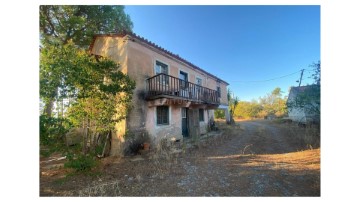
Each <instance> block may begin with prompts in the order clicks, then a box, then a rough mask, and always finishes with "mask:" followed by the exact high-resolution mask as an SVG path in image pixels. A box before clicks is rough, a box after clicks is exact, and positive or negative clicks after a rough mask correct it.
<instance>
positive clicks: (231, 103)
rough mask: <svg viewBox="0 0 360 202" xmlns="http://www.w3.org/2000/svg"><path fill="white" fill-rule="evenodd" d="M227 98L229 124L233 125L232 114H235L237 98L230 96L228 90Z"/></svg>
mask: <svg viewBox="0 0 360 202" xmlns="http://www.w3.org/2000/svg"><path fill="white" fill-rule="evenodd" d="M227 98H228V101H229V112H230V123H229V124H233V123H235V121H234V113H235V109H236V106H237V105H238V104H239V98H238V97H237V96H234V95H232V92H231V90H230V89H228V92H227Z"/></svg>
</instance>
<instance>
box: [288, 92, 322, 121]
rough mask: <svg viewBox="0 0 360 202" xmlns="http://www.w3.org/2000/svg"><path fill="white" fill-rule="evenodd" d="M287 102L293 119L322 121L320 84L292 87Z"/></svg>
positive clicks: (289, 113) (290, 116)
mask: <svg viewBox="0 0 360 202" xmlns="http://www.w3.org/2000/svg"><path fill="white" fill-rule="evenodd" d="M286 104H287V107H288V115H289V118H290V119H291V120H292V121H295V122H299V123H308V122H317V123H319V122H320V86H316V85H308V86H299V87H291V89H290V92H289V96H288V100H287V103H286Z"/></svg>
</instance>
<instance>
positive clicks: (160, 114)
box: [156, 106, 169, 125]
mask: <svg viewBox="0 0 360 202" xmlns="http://www.w3.org/2000/svg"><path fill="white" fill-rule="evenodd" d="M156 120H157V121H156V123H157V125H169V106H158V107H156Z"/></svg>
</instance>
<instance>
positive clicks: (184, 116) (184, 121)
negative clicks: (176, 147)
mask: <svg viewBox="0 0 360 202" xmlns="http://www.w3.org/2000/svg"><path fill="white" fill-rule="evenodd" d="M181 128H182V135H183V136H184V137H189V128H188V109H187V108H185V107H183V108H181Z"/></svg>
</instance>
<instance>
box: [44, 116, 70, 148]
mask: <svg viewBox="0 0 360 202" xmlns="http://www.w3.org/2000/svg"><path fill="white" fill-rule="evenodd" d="M39 123H40V127H39V129H40V144H41V145H50V144H54V143H56V142H59V140H61V139H62V138H63V135H64V134H65V133H66V132H67V131H68V130H69V129H70V127H71V126H72V125H71V123H70V122H69V121H68V120H67V119H64V118H54V117H47V116H45V115H41V116H40V120H39Z"/></svg>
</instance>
